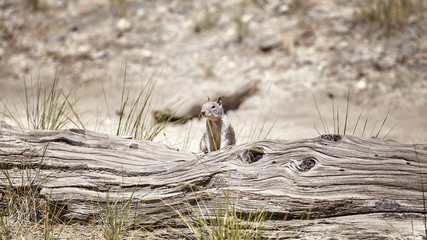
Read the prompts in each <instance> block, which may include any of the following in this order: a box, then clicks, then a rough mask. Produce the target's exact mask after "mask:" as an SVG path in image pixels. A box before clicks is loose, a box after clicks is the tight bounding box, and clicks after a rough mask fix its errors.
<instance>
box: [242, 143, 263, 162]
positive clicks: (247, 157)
mask: <svg viewBox="0 0 427 240" xmlns="http://www.w3.org/2000/svg"><path fill="white" fill-rule="evenodd" d="M264 154H265V151H264V149H262V148H260V147H251V148H248V149H245V150H243V151H242V152H240V153H239V154H238V158H239V159H240V161H242V162H244V163H249V164H250V163H254V162H257V161H258V160H260V159H261V158H262V157H263V156H264Z"/></svg>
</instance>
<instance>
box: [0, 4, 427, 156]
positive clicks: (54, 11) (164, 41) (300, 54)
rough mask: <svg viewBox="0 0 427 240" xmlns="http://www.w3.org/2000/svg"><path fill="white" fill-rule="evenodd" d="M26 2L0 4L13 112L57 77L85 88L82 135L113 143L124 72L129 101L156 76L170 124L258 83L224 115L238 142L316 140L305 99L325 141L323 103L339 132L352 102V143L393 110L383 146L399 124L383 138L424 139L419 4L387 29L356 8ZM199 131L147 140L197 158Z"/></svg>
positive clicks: (426, 96) (425, 40)
mask: <svg viewBox="0 0 427 240" xmlns="http://www.w3.org/2000/svg"><path fill="white" fill-rule="evenodd" d="M28 2H31V1H19V0H0V30H1V35H0V94H1V95H0V96H1V98H2V99H3V101H4V102H5V104H6V105H7V106H12V105H13V104H16V106H18V109H19V110H18V112H19V114H20V115H21V116H23V114H24V111H23V110H22V109H23V108H22V107H20V106H21V105H22V101H21V98H22V97H23V91H24V85H23V79H26V80H27V81H29V80H30V79H33V80H35V79H37V76H38V74H39V73H40V75H41V77H40V79H41V81H42V84H43V86H48V85H49V84H50V83H51V82H52V79H53V78H54V76H55V72H57V74H58V76H59V81H60V85H61V87H63V88H64V89H73V88H81V89H83V88H85V87H86V86H87V85H88V87H87V88H86V89H85V90H84V93H83V95H82V97H81V99H80V101H79V103H78V105H77V106H76V110H77V111H78V112H79V115H80V116H81V118H82V120H83V121H84V122H85V125H86V127H87V129H90V130H95V131H101V132H107V133H113V132H114V130H113V129H114V125H115V123H114V122H115V119H114V117H111V115H114V112H117V111H118V110H119V103H120V95H121V89H122V84H123V78H124V69H125V67H126V81H127V82H126V84H127V86H128V89H130V91H131V93H135V92H136V91H135V90H136V89H137V88H138V87H139V86H141V84H142V83H146V82H147V81H148V80H149V79H150V77H152V76H155V78H156V79H157V80H158V82H157V85H156V88H155V90H154V94H153V106H152V108H153V109H164V108H167V107H168V106H171V105H173V104H175V105H179V106H180V108H179V110H178V114H185V113H186V112H187V111H189V109H190V108H191V107H192V106H194V105H201V104H203V103H204V102H205V101H206V100H207V97H208V96H209V97H211V98H215V97H218V96H228V95H233V94H234V93H235V92H238V91H239V90H240V89H242V88H244V87H245V86H248V84H257V86H258V91H256V92H255V93H254V94H253V95H251V96H248V97H247V98H246V99H245V101H243V102H242V103H241V104H240V105H239V106H238V108H237V109H236V110H230V111H228V114H227V115H228V117H229V120H230V121H231V123H232V124H233V125H234V128H235V129H236V132H237V133H238V141H237V142H238V143H242V142H246V141H251V140H255V139H258V138H265V137H268V138H281V139H300V138H307V137H316V136H318V133H317V131H316V128H317V129H319V130H320V131H321V132H323V127H322V124H321V122H320V120H319V116H318V112H317V109H316V106H315V101H314V100H313V95H314V96H315V97H316V100H317V103H318V105H319V109H320V112H321V114H322V115H323V117H324V118H326V121H327V122H328V124H329V128H330V132H332V130H331V129H332V128H333V127H332V124H333V121H332V115H333V113H332V98H333V101H334V104H335V105H334V108H335V109H337V108H338V111H339V115H340V120H341V123H340V127H341V130H340V131H341V133H342V128H343V125H344V116H345V109H346V102H347V94H348V93H349V94H350V104H349V108H350V110H349V121H348V122H349V123H348V126H349V127H348V129H350V130H347V133H349V132H350V133H352V132H353V128H354V126H355V124H356V122H357V119H358V115H359V113H360V112H361V111H362V110H363V114H362V118H361V119H362V120H361V122H360V123H359V127H358V130H357V131H356V133H355V134H356V135H362V127H361V123H362V122H364V121H365V119H366V118H368V121H367V127H366V131H365V132H364V134H363V135H364V136H372V135H376V133H377V132H378V131H379V129H380V126H381V123H382V121H383V119H384V118H385V116H386V115H387V112H388V110H389V109H391V112H390V114H389V116H388V118H387V121H386V123H385V126H384V128H383V129H382V130H381V133H380V135H379V137H383V136H385V135H386V134H387V133H388V132H389V131H390V130H391V129H392V128H393V127H394V126H395V125H396V124H397V125H396V126H395V127H394V128H393V129H392V131H391V132H390V134H389V135H388V136H387V138H389V139H395V140H398V141H401V142H405V143H413V142H415V143H427V104H426V103H427V34H426V33H427V20H426V16H427V14H426V12H427V10H426V8H427V6H426V5H427V4H426V3H425V1H414V3H415V4H417V5H416V7H415V10H414V12H413V13H412V14H411V15H409V16H408V17H406V18H405V21H404V22H403V23H402V24H401V26H397V27H396V26H395V27H393V29H392V30H391V31H390V32H389V33H386V32H385V30H384V28H383V27H381V26H380V25H379V24H378V23H376V22H374V21H370V20H368V16H367V15H366V14H363V13H364V12H363V9H364V8H363V7H362V6H361V4H360V3H358V1H342V0H334V1H326V0H308V1H298V0H289V1H287V0H282V1H280V0H276V1H273V0H264V1H263V0H227V1H193V0H186V1H183V0H144V1H137V0H127V1H114V0H110V1H108V0H90V1H88V0H73V1H67V0H39V1H38V6H37V9H36V10H34V9H32V6H30V5H29V3H28ZM103 89H105V90H103ZM106 99H107V100H106ZM106 102H107V103H108V108H107V106H106V105H107V103H106ZM2 107H3V108H4V106H2ZM0 110H1V108H0ZM106 116H109V117H106ZM115 117H117V116H115ZM3 118H6V117H3ZM6 120H7V119H6ZM314 125H316V127H314ZM202 130H203V120H201V119H200V120H197V119H192V120H190V121H188V122H187V123H186V124H184V125H170V126H168V127H167V128H166V129H165V131H164V133H163V134H160V135H159V136H158V137H157V139H156V141H159V142H163V143H166V144H170V145H173V146H176V147H179V148H186V149H189V150H191V151H198V142H199V139H200V136H201V134H202ZM269 130H271V132H269ZM259 132H261V134H259ZM268 132H269V134H267V133H268Z"/></svg>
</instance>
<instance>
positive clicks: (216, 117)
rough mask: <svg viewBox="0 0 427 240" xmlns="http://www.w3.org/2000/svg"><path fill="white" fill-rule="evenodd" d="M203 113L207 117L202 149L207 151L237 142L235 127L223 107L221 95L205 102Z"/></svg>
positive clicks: (201, 144)
mask: <svg viewBox="0 0 427 240" xmlns="http://www.w3.org/2000/svg"><path fill="white" fill-rule="evenodd" d="M201 114H202V115H203V116H204V117H205V118H206V127H205V132H204V133H203V137H202V140H201V141H200V151H202V152H204V153H207V152H213V151H216V150H219V149H221V148H224V147H226V146H229V145H234V144H236V137H235V134H234V129H233V127H232V126H231V124H230V122H229V121H228V119H227V116H226V115H225V113H224V109H223V108H222V101H221V97H219V98H218V100H217V101H211V100H210V99H209V98H208V102H207V103H205V104H203V106H202V111H201Z"/></svg>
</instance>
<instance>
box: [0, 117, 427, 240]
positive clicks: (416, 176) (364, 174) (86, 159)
mask: <svg viewBox="0 0 427 240" xmlns="http://www.w3.org/2000/svg"><path fill="white" fill-rule="evenodd" d="M0 125H1V128H0V168H1V170H2V172H1V173H0V190H4V189H6V188H7V187H11V186H13V187H18V186H24V185H30V184H37V188H38V191H39V196H40V197H41V198H43V199H47V200H49V202H50V203H53V204H57V205H60V206H65V207H63V208H62V210H63V213H61V216H62V218H64V219H66V220H67V219H71V220H73V221H80V222H89V221H91V220H93V219H97V218H99V216H100V214H102V211H103V209H104V207H105V205H106V204H109V203H111V202H112V201H116V200H117V199H121V200H120V201H122V200H123V201H126V200H128V201H129V200H130V201H131V204H132V216H133V218H137V217H138V216H143V218H139V219H140V220H141V221H140V222H138V224H140V225H145V226H149V227H146V229H151V230H152V231H148V232H144V233H143V234H147V236H146V237H153V238H156V237H157V238H158V237H159V236H161V237H163V238H175V237H176V236H188V234H190V232H191V231H190V229H189V228H188V223H186V221H185V219H186V218H187V217H188V218H191V216H192V215H194V213H193V212H192V210H194V209H198V210H200V211H201V212H204V213H206V215H203V214H202V215H203V216H204V217H206V218H209V217H212V216H209V214H208V213H212V211H219V209H221V208H228V207H229V206H232V208H233V210H234V211H236V212H238V213H241V214H243V215H245V214H246V215H253V214H260V213H265V214H266V216H267V218H266V220H265V223H264V226H263V228H264V231H263V235H264V237H266V238H268V237H271V238H278V239H283V238H290V237H292V238H293V239H300V238H304V239H305V238H314V239H342V238H344V239H348V238H356V239H372V238H374V239H377V238H383V239H389V238H406V237H409V236H411V238H412V237H413V236H415V237H416V238H417V239H418V238H420V237H421V236H424V237H425V225H424V223H423V219H425V216H426V215H425V214H426V212H425V211H426V207H427V206H426V203H425V200H426V199H425V198H424V199H423V193H424V194H425V195H426V196H427V192H426V189H427V179H426V178H424V180H423V178H422V174H426V169H427V145H425V144H413V145H410V144H402V143H399V142H396V141H392V140H384V139H377V138H369V139H367V138H360V137H355V136H347V135H345V136H344V135H322V136H320V137H317V138H311V139H302V140H297V141H285V140H264V141H257V142H251V143H245V144H241V145H237V146H234V147H229V148H226V149H221V150H220V151H216V152H212V153H209V154H198V153H191V152H185V151H180V150H178V149H173V148H171V147H168V146H165V145H162V144H157V143H153V142H147V141H140V140H132V139H127V138H123V137H120V136H113V135H106V134H100V133H96V132H91V131H84V130H79V129H68V130H59V131H35V130H21V129H19V128H16V127H13V126H11V125H8V124H6V123H4V122H0ZM22 169H28V171H31V172H32V175H31V174H30V175H31V176H37V177H38V178H37V179H32V180H33V181H26V180H25V179H26V178H23V177H22V174H23V173H22ZM5 173H6V174H5ZM423 184H424V188H423ZM423 191H424V192H423ZM224 203H225V204H224Z"/></svg>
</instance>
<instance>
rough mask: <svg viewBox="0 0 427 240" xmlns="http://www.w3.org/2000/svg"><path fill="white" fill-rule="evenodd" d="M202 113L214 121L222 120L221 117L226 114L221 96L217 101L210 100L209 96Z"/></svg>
mask: <svg viewBox="0 0 427 240" xmlns="http://www.w3.org/2000/svg"><path fill="white" fill-rule="evenodd" d="M201 114H202V115H203V116H204V117H205V118H207V119H209V120H212V121H218V120H221V117H222V116H223V114H224V109H223V108H222V101H221V97H219V98H218V100H216V101H210V99H209V98H208V102H207V103H205V104H203V106H202V111H201Z"/></svg>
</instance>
